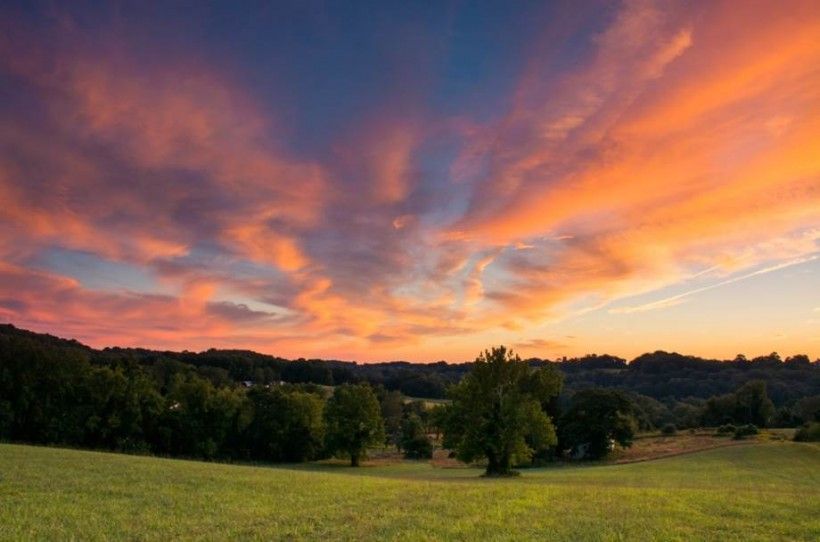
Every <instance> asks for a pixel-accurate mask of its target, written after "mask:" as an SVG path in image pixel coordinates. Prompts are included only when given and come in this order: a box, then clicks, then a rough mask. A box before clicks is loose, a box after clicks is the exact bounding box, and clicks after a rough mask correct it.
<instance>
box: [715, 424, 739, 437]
mask: <svg viewBox="0 0 820 542" xmlns="http://www.w3.org/2000/svg"><path fill="white" fill-rule="evenodd" d="M736 430H737V428H736V427H735V426H734V425H732V424H730V423H727V424H725V425H721V426H720V427H718V429H717V434H718V435H730V434H732V433H734V432H735V431H736Z"/></svg>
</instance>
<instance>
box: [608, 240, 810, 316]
mask: <svg viewBox="0 0 820 542" xmlns="http://www.w3.org/2000/svg"><path fill="white" fill-rule="evenodd" d="M816 259H817V255H816V254H814V255H812V256H805V257H802V258H795V259H793V260H789V261H787V262H783V263H779V264H777V265H772V266H770V267H766V268H763V269H758V270H757V271H752V272H751V273H747V274H745V275H741V276H739V277H734V278H731V279H726V280H724V281H721V282H718V283H715V284H710V285H709V286H702V287H700V288H695V289H694V290H689V291H688V292H683V293H682V294H678V295H673V296H671V297H667V298H664V299H660V300H658V301H653V302H651V303H646V304H644V305H636V306H634V307H618V308H614V309H609V312H610V313H611V314H631V313H633V312H644V311H651V310H655V309H662V308H665V307H671V306H673V305H677V304H679V303H682V302H683V300H684V298H687V297H689V296H691V295H694V294H699V293H701V292H705V291H707V290H713V289H715V288H719V287H721V286H726V285H727V284H733V283H735V282H740V281H742V280H746V279H748V278H752V277H756V276H758V275H765V274H766V273H771V272H772V271H778V270H780V269H785V268H787V267H791V266H793V265H800V264H802V263H806V262H811V261H814V260H816ZM699 274H700V273H699ZM695 276H697V275H695Z"/></svg>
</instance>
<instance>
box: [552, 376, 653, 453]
mask: <svg viewBox="0 0 820 542" xmlns="http://www.w3.org/2000/svg"><path fill="white" fill-rule="evenodd" d="M635 411H636V409H635V403H633V402H632V399H631V398H630V397H629V396H628V395H627V394H626V393H624V392H622V391H620V390H613V389H603V388H592V389H587V390H581V391H579V392H578V393H576V394H575V395H573V396H572V401H571V403H570V407H569V409H568V410H567V412H565V413H564V415H563V416H562V417H561V424H560V437H561V448H562V449H564V450H570V452H571V453H572V454H573V456H575V457H579V458H590V459H598V458H601V457H604V456H606V455H607V454H608V453H609V452H610V451H611V450H612V446H613V444H615V443H618V444H620V445H621V446H630V445H631V444H632V439H633V438H634V436H635V431H637V429H638V422H637V420H636V419H635Z"/></svg>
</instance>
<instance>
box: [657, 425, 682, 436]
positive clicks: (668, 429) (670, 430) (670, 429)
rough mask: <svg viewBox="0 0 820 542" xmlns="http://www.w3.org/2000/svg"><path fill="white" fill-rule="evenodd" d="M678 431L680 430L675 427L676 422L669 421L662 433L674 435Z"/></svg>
mask: <svg viewBox="0 0 820 542" xmlns="http://www.w3.org/2000/svg"><path fill="white" fill-rule="evenodd" d="M677 432H678V428H677V427H675V424H674V423H667V424H666V425H664V426H663V428H662V429H661V434H663V435H674V434H675V433H677Z"/></svg>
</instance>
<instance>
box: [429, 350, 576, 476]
mask: <svg viewBox="0 0 820 542" xmlns="http://www.w3.org/2000/svg"><path fill="white" fill-rule="evenodd" d="M560 391H561V375H560V374H559V373H558V372H557V371H555V369H553V368H552V367H546V366H544V367H540V368H537V369H534V368H532V367H530V366H529V365H528V364H526V363H525V362H523V361H521V359H520V358H518V357H517V356H515V355H513V353H512V352H511V351H508V350H507V349H506V348H504V347H503V346H501V347H498V348H493V349H492V350H488V351H485V352H484V353H483V354H482V355H481V356H479V357H478V358H477V359H476V361H475V364H474V365H473V369H472V371H471V372H470V373H468V374H467V375H466V376H465V377H464V378H463V379H462V380H461V382H460V383H459V384H458V385H457V386H454V387H453V388H451V392H450V393H451V397H452V400H453V402H452V405H451V406H450V407H449V408H448V411H449V412H448V414H447V415H446V420H445V422H444V443H445V447H448V448H451V449H452V450H454V451H455V453H456V456H457V457H458V458H459V459H461V460H463V461H466V462H472V461H475V460H477V459H486V460H487V472H486V474H487V475H488V476H505V475H509V474H511V473H512V469H511V467H512V465H513V464H521V463H525V462H528V461H531V460H532V456H533V454H534V453H537V452H539V451H542V450H546V449H549V448H550V447H552V446H554V445H555V443H556V437H555V427H554V426H553V423H552V419H551V418H550V416H549V414H547V408H549V405H550V404H551V402H552V401H551V400H552V399H553V398H554V397H556V396H557V395H558V394H559V393H560Z"/></svg>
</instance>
